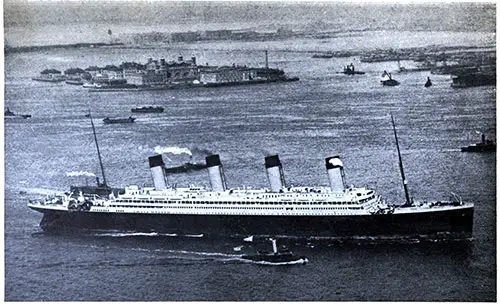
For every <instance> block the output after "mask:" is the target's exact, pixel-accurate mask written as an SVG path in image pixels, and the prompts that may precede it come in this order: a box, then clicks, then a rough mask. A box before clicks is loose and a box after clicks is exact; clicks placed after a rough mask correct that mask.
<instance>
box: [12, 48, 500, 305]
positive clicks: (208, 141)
mask: <svg viewBox="0 0 500 305" xmlns="http://www.w3.org/2000/svg"><path fill="white" fill-rule="evenodd" d="M284 43H286V42H284ZM190 48H191V49H192V50H195V47H194V46H191V47H190ZM232 48H236V47H235V46H234V45H229V46H228V45H226V44H221V45H219V46H211V47H207V48H206V49H205V50H204V51H203V55H201V56H202V57H203V61H205V60H206V61H208V59H213V60H210V61H211V63H214V64H221V63H228V61H227V60H228V58H230V59H229V60H236V59H238V61H236V62H237V63H241V64H248V65H256V64H259V63H260V64H262V62H263V58H262V53H261V52H256V51H253V52H251V51H248V52H245V53H244V56H243V55H242V56H239V55H241V54H239V55H236V54H235V53H234V51H229V50H232ZM285 49H286V48H284V47H283V48H282V49H281V50H280V48H279V44H276V46H275V51H273V52H272V53H271V54H270V58H271V60H270V65H271V66H272V67H280V68H283V69H284V70H285V71H287V72H288V73H289V74H290V75H292V76H294V75H297V76H299V77H300V78H301V80H300V81H299V82H292V83H277V84H271V85H255V86H238V87H226V88H207V89H201V88H200V89H190V90H171V91H155V92H127V93H125V92H101V93H89V92H87V91H85V90H84V89H82V88H79V87H75V86H70V85H65V84H47V83H38V82H33V81H31V77H32V76H33V75H34V74H36V73H38V72H39V71H41V70H43V69H44V68H47V67H55V68H60V69H65V68H69V67H73V66H80V67H87V66H89V65H93V64H98V65H102V64H119V63H120V62H121V61H124V60H128V61H131V60H141V59H142V58H144V57H148V56H146V55H144V54H145V53H151V54H153V55H154V56H153V57H156V58H158V57H161V56H165V57H166V58H170V57H169V56H170V55H172V58H173V56H175V55H176V54H178V53H179V52H183V51H185V50H182V49H181V50H168V51H166V50H161V49H148V50H146V51H145V50H139V49H111V50H108V51H106V52H103V51H102V50H97V49H96V50H57V51H54V52H50V53H49V52H47V53H45V52H44V53H35V52H32V53H17V54H8V55H7V57H6V59H5V61H6V62H5V63H6V64H5V66H6V88H5V99H6V105H7V106H9V107H10V109H11V110H12V111H14V112H17V113H31V114H32V115H33V118H32V119H29V120H22V121H21V120H19V121H8V122H5V126H4V127H5V298H6V299H7V300H43V301H49V300H50V301H59V300H66V301H70V300H156V301H168V300H229V301H231V300H248V301H256V300H310V301H313V300H331V301H336V300H344V301H345V300H351V301H354V300H370V301H377V300H399V301H407V300H408V301H409V300H416V301H431V300H433V301H434V300H440V301H493V300H495V299H496V235H495V234H496V216H495V215H496V205H495V203H496V189H495V185H496V169H495V166H496V160H495V158H496V154H468V153H461V152H460V149H459V148H460V147H461V146H463V145H467V144H469V143H471V142H476V141H478V140H479V139H480V137H479V135H478V134H477V133H476V131H480V132H484V133H485V134H486V135H487V136H489V137H491V138H493V139H496V133H495V131H496V105H495V103H496V98H495V95H496V90H495V87H492V86H488V87H477V88H468V89H462V90H458V89H453V88H451V87H450V82H451V80H450V78H449V76H438V75H431V79H432V81H433V84H434V85H433V86H432V87H431V88H424V86H423V85H424V83H425V80H426V78H427V76H428V75H429V74H428V72H415V73H406V74H394V77H395V78H396V79H397V80H399V81H400V82H401V85H400V86H399V87H394V88H387V87H382V86H381V85H380V84H379V77H380V72H381V71H383V70H385V69H387V70H394V69H396V63H376V64H363V63H359V62H358V61H357V59H356V58H349V59H331V60H324V59H313V58H311V57H310V55H311V54H307V53H302V52H294V51H290V50H285ZM169 54H170V55H169ZM228 54H231V55H228ZM242 54H243V53H242ZM349 62H354V63H355V64H356V66H357V68H358V69H359V70H363V71H366V72H367V73H366V74H365V75H361V76H355V77H350V76H345V75H341V74H336V73H335V72H336V71H340V69H341V68H342V66H343V65H345V64H347V63H349ZM57 63H59V66H57ZM142 105H161V106H163V107H164V108H165V109H166V111H165V112H164V113H161V114H137V115H135V116H136V117H137V123H135V124H127V125H103V124H102V123H101V119H102V118H104V117H106V116H129V115H130V109H131V108H133V107H136V106H142ZM89 107H90V108H91V109H92V113H93V116H94V117H95V118H96V129H97V133H98V134H97V136H98V138H99V145H100V148H101V151H102V155H103V162H104V165H105V168H106V178H107V180H108V183H109V184H110V185H112V186H123V185H125V184H138V185H142V184H144V183H146V184H151V183H152V182H151V177H150V173H149V171H148V164H147V157H148V156H151V155H152V154H154V148H155V147H156V146H162V147H172V146H177V147H180V148H189V149H190V150H191V151H193V159H194V160H195V161H202V160H203V159H204V156H205V154H204V153H205V152H208V151H210V152H214V153H218V154H220V156H221V161H222V163H223V166H224V169H225V174H226V178H227V181H228V185H229V187H238V186H242V185H248V186H255V187H266V186H267V178H266V176H265V172H264V156H266V155H267V154H269V153H278V154H279V155H280V159H281V161H282V163H283V165H284V171H285V175H286V181H287V183H288V184H293V185H304V186H307V185H328V180H327V175H326V171H325V169H324V158H325V157H328V156H331V155H336V154H339V155H340V156H341V158H342V159H343V161H344V166H345V171H346V179H347V182H348V183H349V184H354V185H359V186H368V187H371V188H374V189H376V190H378V191H379V192H380V193H381V194H382V195H383V196H384V197H385V198H386V199H387V201H389V202H391V203H398V202H402V201H403V200H404V195H403V192H402V188H401V180H400V176H399V168H398V165H397V154H396V148H395V145H394V136H393V131H392V126H391V122H390V116H389V113H393V114H394V117H395V120H396V125H397V128H398V135H399V140H400V145H401V149H402V153H403V160H404V165H405V169H406V175H407V179H408V181H409V188H410V192H411V194H412V196H413V197H415V198H416V199H423V200H428V199H447V198H448V197H449V196H450V192H455V193H457V194H458V195H460V196H461V197H462V198H463V200H465V201H472V202H474V203H475V204H476V210H475V224H474V233H473V236H474V238H473V240H472V241H466V242H439V241H420V242H419V241H413V240H411V241H408V240H406V241H398V240H391V241H373V240H371V239H361V240H356V241H351V242H344V243H341V242H334V241H322V242H320V241H315V240H312V241H298V240H294V239H284V240H283V241H282V242H283V243H284V244H287V245H288V246H289V248H290V249H291V250H292V251H294V252H296V253H297V254H300V255H305V256H307V257H308V259H309V261H310V263H309V264H307V265H300V266H284V267H273V266H260V265H255V264H250V263H245V262H242V261H241V260H240V259H239V258H238V255H239V254H241V253H240V252H237V251H234V249H233V248H234V247H237V246H240V245H242V244H243V241H242V240H241V239H236V238H229V237H228V238H226V239H220V240H214V239H208V238H206V237H197V236H191V237H183V236H154V235H153V236H145V235H139V236H138V235H127V236H123V234H114V235H113V234H112V235H109V234H108V235H106V234H104V235H103V234H100V235H99V234H98V235H91V236H48V235H46V234H43V233H41V230H40V229H39V227H38V223H39V221H40V220H41V215H40V214H39V213H36V212H33V211H30V210H28V208H27V207H26V203H27V200H28V199H31V198H36V197H37V195H36V194H35V193H45V192H47V191H48V192H52V191H56V190H57V191H66V190H68V188H69V184H72V183H77V182H80V183H84V182H85V180H84V179H83V178H76V177H68V176H66V173H68V172H73V171H87V172H93V173H99V166H98V163H97V158H96V154H95V147H94V143H93V138H92V130H91V126H90V122H89V120H88V118H85V117H84V114H85V113H86V112H87V110H88V108H89ZM167 157H168V158H169V160H170V161H168V163H170V164H171V165H178V164H181V163H183V162H185V161H187V160H188V159H189V157H188V156H187V155H172V154H169V155H167ZM79 179H80V180H79ZM91 182H92V181H90V180H89V183H91ZM169 182H170V183H177V185H182V186H187V185H189V184H198V185H205V186H207V187H208V186H209V182H208V176H207V174H206V173H205V172H203V171H200V172H191V173H185V174H179V175H173V176H171V177H170V178H169ZM255 247H257V246H256V245H250V246H249V245H247V246H246V247H244V248H243V250H242V251H254V250H255Z"/></svg>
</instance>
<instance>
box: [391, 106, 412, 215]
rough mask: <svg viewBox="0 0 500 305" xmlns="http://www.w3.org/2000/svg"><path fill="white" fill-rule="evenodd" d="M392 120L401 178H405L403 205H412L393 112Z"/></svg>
mask: <svg viewBox="0 0 500 305" xmlns="http://www.w3.org/2000/svg"><path fill="white" fill-rule="evenodd" d="M391 120H392V128H393V130H394V138H395V139H396V148H397V150H398V158H399V170H400V171H401V178H402V179H403V188H404V190H405V199H406V202H405V204H404V205H403V206H411V200H410V194H409V192H408V185H407V182H406V178H405V171H404V169H403V160H402V159H401V152H400V150H399V142H398V135H397V133H396V124H394V117H393V116H392V113H391Z"/></svg>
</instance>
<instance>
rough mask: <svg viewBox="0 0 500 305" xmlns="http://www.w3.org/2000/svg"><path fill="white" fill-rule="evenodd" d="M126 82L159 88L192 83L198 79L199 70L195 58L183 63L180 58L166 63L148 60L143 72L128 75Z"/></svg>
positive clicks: (162, 60)
mask: <svg viewBox="0 0 500 305" xmlns="http://www.w3.org/2000/svg"><path fill="white" fill-rule="evenodd" d="M126 79H127V82H128V83H130V84H136V85H146V86H161V85H168V84H172V83H192V82H193V81H194V80H198V79H199V69H198V66H197V65H196V57H191V59H190V60H188V61H184V58H183V57H182V56H179V57H178V58H177V61H170V62H167V61H165V59H163V58H161V59H160V60H153V59H152V58H149V59H148V62H147V63H146V64H145V69H144V70H143V71H137V72H135V73H129V74H128V75H127V76H126Z"/></svg>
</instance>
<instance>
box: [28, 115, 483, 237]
mask: <svg viewBox="0 0 500 305" xmlns="http://www.w3.org/2000/svg"><path fill="white" fill-rule="evenodd" d="M393 126H394V121H393ZM394 135H395V138H396V146H397V150H398V156H399V165H400V170H401V174H402V178H403V186H404V191H405V198H406V200H405V202H404V203H403V204H399V205H396V204H388V203H386V202H385V200H383V199H382V198H381V196H380V195H379V194H377V193H376V192H375V191H374V190H371V189H367V188H364V187H352V186H351V187H347V186H346V183H345V178H344V169H343V164H342V161H341V159H340V157H339V156H332V157H328V158H326V159H325V167H326V171H327V174H328V178H329V186H328V187H326V186H322V187H316V186H313V187H305V186H303V187H289V186H286V184H285V179H284V174H283V167H282V164H281V161H280V159H279V157H278V155H271V156H267V157H265V170H266V173H267V178H268V181H269V188H263V189H251V188H228V187H227V185H226V181H225V176H224V173H223V166H222V163H221V161H220V157H219V155H210V156H207V157H206V165H207V172H208V177H209V181H210V184H211V188H210V189H207V188H204V187H195V186H191V187H185V188H177V187H171V186H169V185H168V184H167V183H166V175H165V164H164V162H163V159H162V156H161V155H155V156H152V157H149V166H150V171H151V174H152V178H153V184H154V186H152V187H143V188H139V187H137V186H134V185H129V186H126V187H125V188H124V190H123V191H122V192H110V193H109V195H108V196H100V195H98V194H84V193H83V192H80V193H70V194H65V195H59V196H54V197H52V198H47V199H45V200H38V201H30V202H29V204H28V206H29V208H31V209H33V210H35V211H38V212H41V213H43V219H42V221H41V223H40V226H41V227H42V229H43V230H45V231H56V232H61V231H66V232H77V231H80V230H113V231H116V230H119V231H127V232H128V231H133V232H157V233H176V234H204V235H211V236H218V235H224V236H227V235H229V236H248V235H264V236H283V235H285V236H299V237H315V236H318V237H358V236H414V237H415V236H416V237H418V236H434V235H438V236H459V237H465V238H467V237H470V236H471V235H472V226H473V213H474V205H473V204H472V203H465V202H462V200H461V199H460V198H458V196H457V198H456V199H455V200H451V201H433V202H414V201H413V200H412V199H411V198H410V196H409V193H408V188H407V185H406V180H405V178H404V171H403V164H402V161H401V154H400V151H399V144H398V142H397V134H396V129H395V126H394Z"/></svg>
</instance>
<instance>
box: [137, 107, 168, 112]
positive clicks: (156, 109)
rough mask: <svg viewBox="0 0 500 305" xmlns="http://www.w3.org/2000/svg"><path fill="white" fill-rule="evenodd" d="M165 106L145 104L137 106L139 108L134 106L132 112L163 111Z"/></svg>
mask: <svg viewBox="0 0 500 305" xmlns="http://www.w3.org/2000/svg"><path fill="white" fill-rule="evenodd" d="M163 110H164V109H163V107H160V106H143V107H137V108H132V110H131V111H132V112H139V113H159V112H163Z"/></svg>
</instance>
